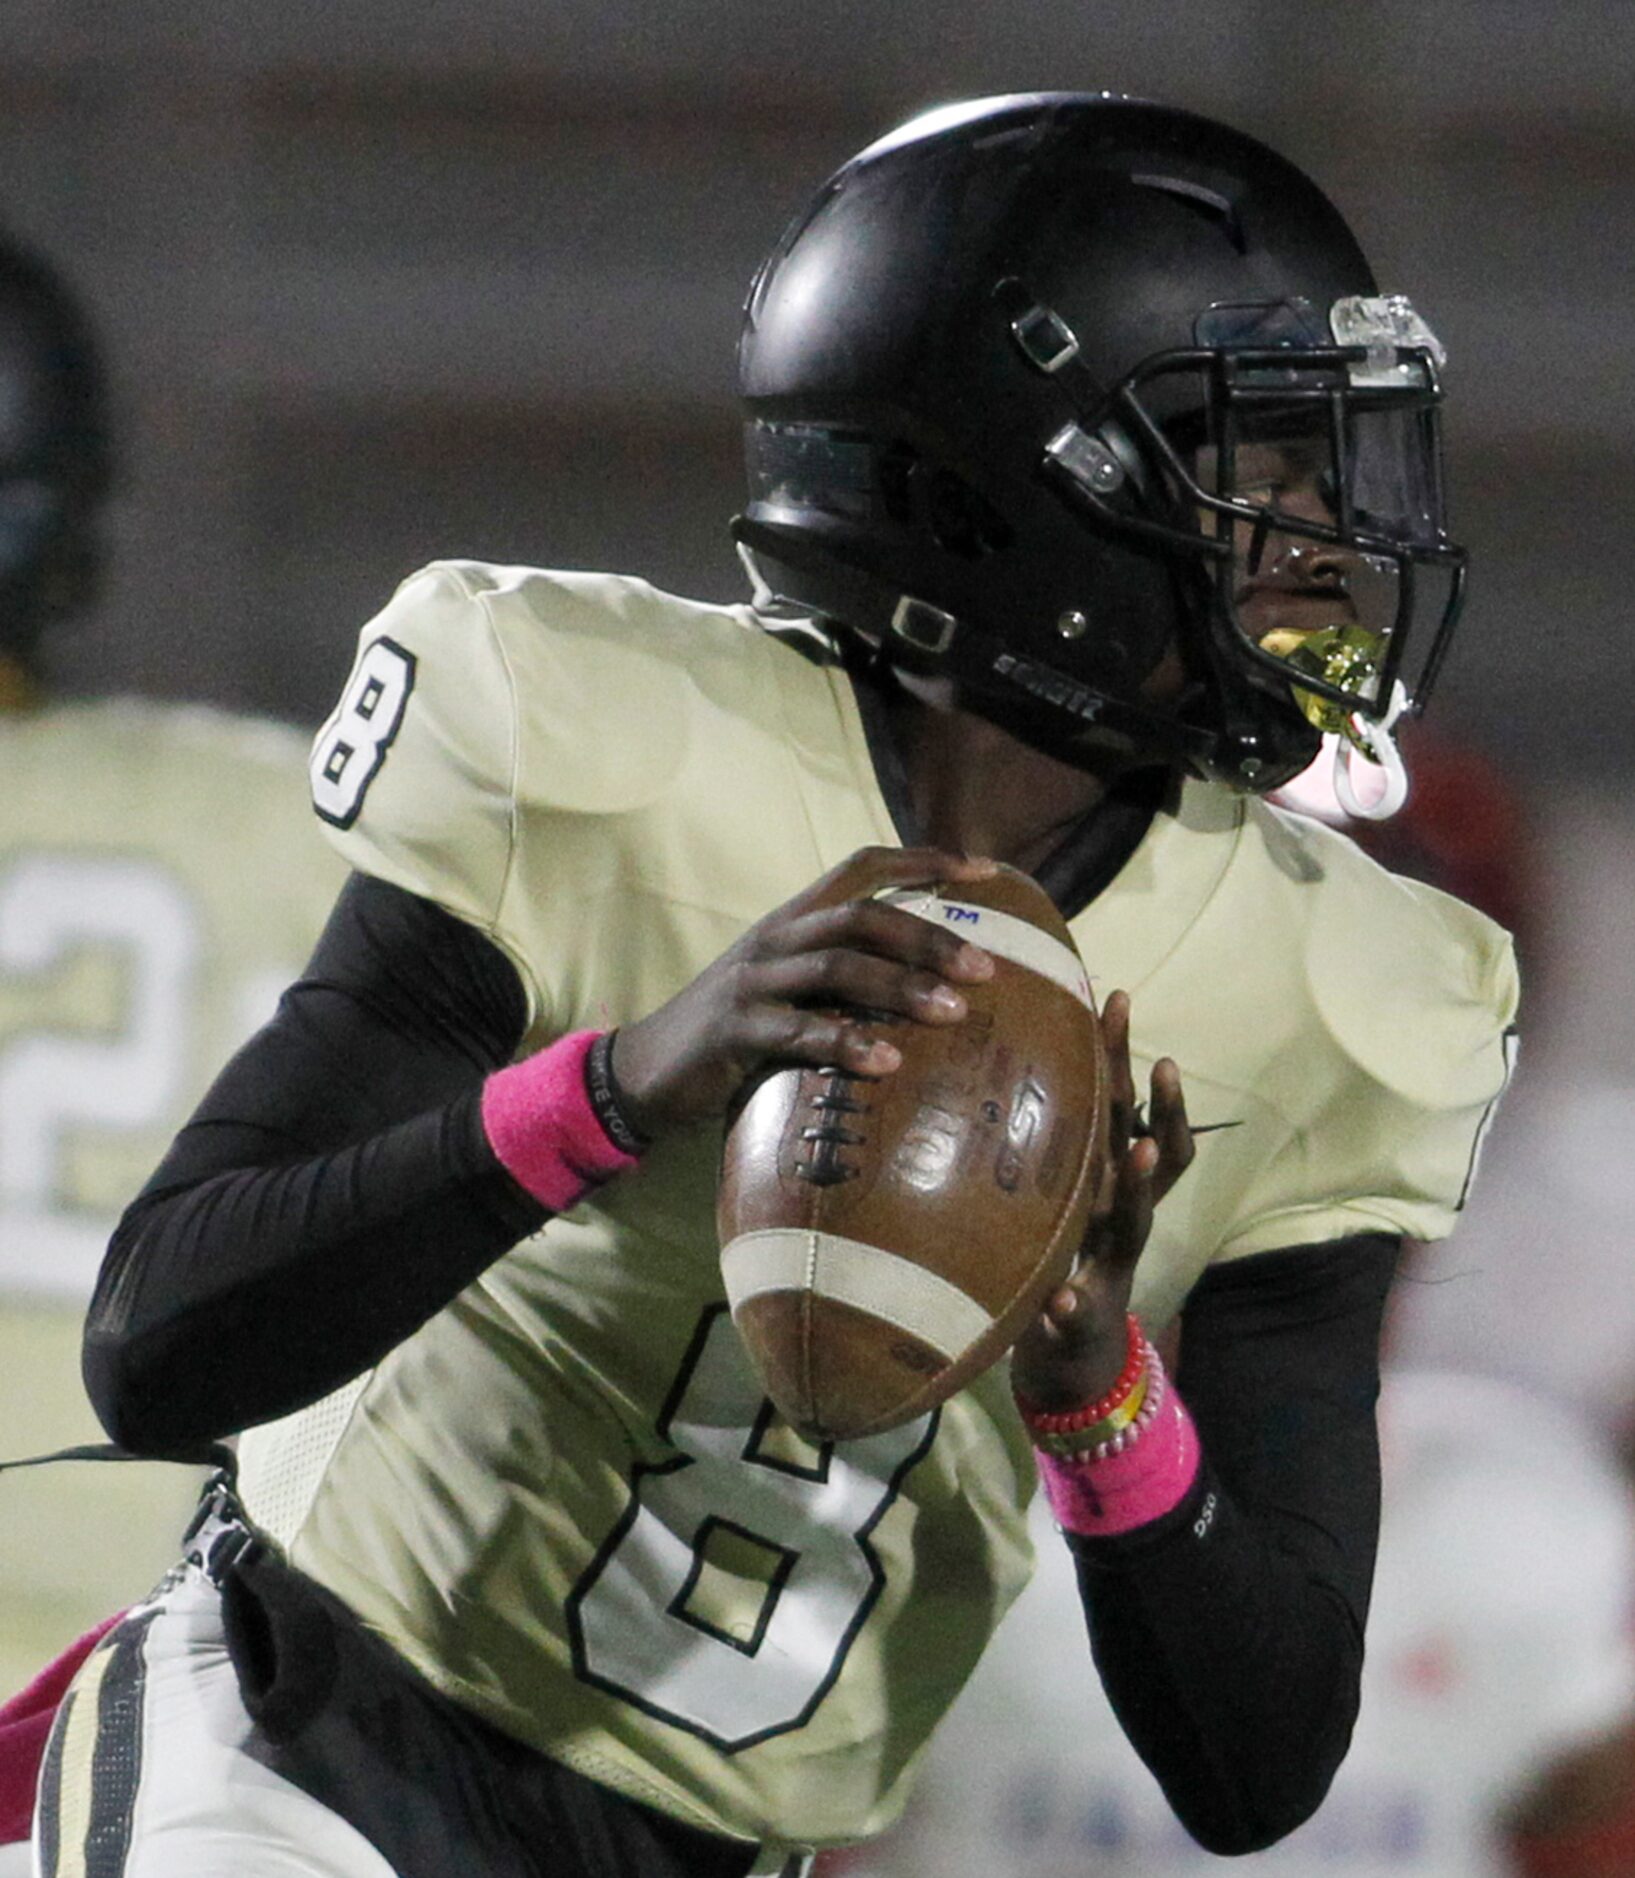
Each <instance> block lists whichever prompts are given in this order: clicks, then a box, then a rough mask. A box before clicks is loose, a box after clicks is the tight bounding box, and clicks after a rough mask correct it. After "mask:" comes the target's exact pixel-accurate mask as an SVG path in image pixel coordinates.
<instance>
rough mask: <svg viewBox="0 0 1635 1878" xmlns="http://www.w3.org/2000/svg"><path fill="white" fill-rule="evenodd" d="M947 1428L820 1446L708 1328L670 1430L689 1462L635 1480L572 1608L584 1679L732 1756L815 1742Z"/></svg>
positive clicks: (720, 1329) (680, 1460)
mask: <svg viewBox="0 0 1635 1878" xmlns="http://www.w3.org/2000/svg"><path fill="white" fill-rule="evenodd" d="M936 1419H937V1418H936V1415H935V1413H932V1414H930V1415H922V1416H920V1417H919V1419H918V1420H917V1421H913V1422H910V1423H908V1424H907V1425H906V1426H904V1427H902V1428H893V1429H890V1430H888V1431H887V1432H886V1433H884V1434H879V1435H871V1436H868V1437H867V1438H865V1439H864V1440H861V1441H849V1442H847V1443H846V1445H845V1448H844V1450H843V1451H842V1450H841V1449H838V1448H836V1447H834V1446H833V1445H825V1446H824V1447H822V1448H814V1447H810V1446H808V1445H807V1444H805V1443H804V1442H800V1441H798V1440H797V1439H795V1438H794V1437H793V1436H791V1434H790V1433H789V1431H788V1429H787V1428H786V1427H785V1426H784V1424H782V1423H781V1422H780V1421H778V1419H777V1417H776V1415H775V1414H774V1412H773V1410H772V1405H771V1403H770V1402H768V1401H767V1400H766V1398H765V1396H764V1395H763V1394H762V1391H761V1385H760V1382H759V1380H758V1379H757V1377H756V1375H755V1372H754V1370H753V1368H752V1367H751V1365H750V1361H749V1358H748V1356H747V1354H746V1353H745V1351H744V1347H743V1344H742V1342H741V1341H740V1340H739V1336H738V1332H737V1331H736V1329H734V1327H733V1323H732V1319H731V1317H730V1316H729V1315H728V1314H727V1310H726V1307H725V1305H721V1306H717V1307H715V1308H713V1309H712V1310H711V1311H709V1312H707V1313H706V1314H705V1316H704V1318H703V1320H702V1321H701V1322H700V1325H699V1329H698V1333H697V1335H696V1336H695V1337H694V1339H693V1344H692V1348H691V1350H690V1351H689V1352H688V1356H687V1360H686V1362H685V1363H684V1364H683V1366H682V1372H681V1376H680V1379H679V1381H678V1383H677V1386H676V1388H675V1390H674V1391H672V1394H671V1397H670V1403H669V1406H668V1407H667V1408H666V1410H665V1413H664V1415H663V1416H662V1417H661V1419H660V1423H659V1432H660V1434H662V1435H663V1436H664V1437H665V1439H666V1440H668V1441H669V1442H670V1443H671V1444H672V1445H673V1446H674V1447H675V1448H676V1449H677V1455H676V1458H675V1459H674V1460H670V1461H666V1462H663V1463H660V1464H659V1465H657V1466H638V1467H637V1468H636V1470H635V1479H634V1481H633V1483H632V1488H631V1500H630V1506H629V1508H628V1510H627V1511H626V1514H625V1517H624V1518H623V1520H622V1521H621V1522H620V1524H619V1525H618V1527H617V1528H616V1529H615V1530H614V1532H613V1534H612V1537H611V1538H610V1540H609V1541H608V1543H607V1545H605V1546H604V1547H603V1549H602V1551H601V1553H600V1554H599V1556H598V1557H597V1559H596V1562H595V1563H594V1564H593V1565H592V1566H591V1568H590V1570H589V1571H588V1572H587V1573H586V1574H585V1576H584V1577H583V1578H582V1579H581V1580H580V1582H579V1584H578V1585H577V1586H576V1587H575V1589H574V1592H573V1594H572V1596H571V1597H570V1599H569V1601H568V1623H569V1630H570V1633H571V1635H572V1638H573V1652H574V1667H575V1669H576V1670H577V1672H578V1674H579V1675H580V1676H581V1677H582V1678H583V1679H584V1680H585V1681H587V1682H591V1683H594V1684H596V1685H597V1686H598V1687H599V1688H603V1689H607V1690H609V1691H611V1692H612V1693H613V1694H615V1695H618V1696H621V1697H623V1698H624V1699H625V1700H626V1701H628V1702H633V1703H634V1704H635V1705H636V1706H637V1707H638V1708H640V1709H642V1710H644V1711H645V1712H646V1713H647V1714H649V1715H654V1716H657V1717H658V1718H659V1719H660V1720H661V1721H667V1722H671V1723H674V1724H675V1725H676V1726H677V1727H680V1728H685V1729H687V1730H688V1731H689V1732H690V1733H692V1734H696V1735H701V1736H702V1737H703V1738H704V1739H705V1740H706V1741H711V1742H713V1743H715V1744H716V1745H717V1746H718V1747H722V1748H725V1749H727V1750H728V1751H729V1752H730V1751H733V1750H735V1749H740V1748H746V1747H750V1746H752V1745H753V1744H754V1743H755V1742H757V1741H763V1740H765V1739H766V1738H767V1737H768V1736H769V1735H776V1734H782V1733H784V1732H785V1731H786V1730H788V1729H791V1728H798V1727H800V1726H801V1725H802V1724H803V1723H804V1722H805V1721H806V1720H807V1719H808V1717H809V1716H810V1715H811V1713H812V1711H813V1710H814V1709H815V1708H816V1707H817V1705H818V1703H819V1702H820V1701H821V1700H822V1698H823V1696H824V1694H825V1693H826V1691H827V1690H828V1689H829V1687H830V1685H831V1684H832V1683H833V1682H834V1679H835V1678H836V1676H838V1675H839V1674H840V1670H841V1666H842V1664H843V1663H844V1662H845V1660H846V1653H847V1651H848V1650H849V1649H850V1647H851V1644H852V1641H853V1639H854V1638H855V1637H856V1636H857V1633H858V1631H859V1630H860V1629H861V1628H862V1625H863V1621H864V1619H865V1618H866V1617H867V1616H868V1614H869V1611H870V1610H871V1609H872V1607H873V1605H874V1602H875V1600H876V1599H877V1598H878V1597H879V1595H880V1591H881V1589H882V1587H883V1586H884V1583H885V1576H884V1572H883V1570H882V1568H881V1564H880V1560H879V1558H878V1556H877V1555H876V1553H875V1552H874V1549H873V1547H872V1546H871V1545H870V1543H869V1535H870V1534H871V1533H872V1532H873V1531H874V1529H875V1527H876V1526H877V1525H878V1524H879V1522H880V1519H881V1517H882V1515H883V1514H884V1513H885V1511H886V1509H887V1508H888V1507H889V1506H890V1505H891V1503H892V1501H893V1500H894V1499H895V1498H896V1497H897V1491H898V1488H899V1487H900V1486H901V1484H902V1481H903V1479H904V1477H905V1476H906V1475H907V1473H908V1472H909V1470H910V1468H912V1467H913V1466H914V1464H915V1463H916V1462H917V1461H918V1460H920V1459H921V1458H922V1457H923V1455H924V1454H925V1453H926V1451H927V1449H928V1448H929V1447H930V1445H931V1441H932V1437H933V1435H934V1433H935V1430H936Z"/></svg>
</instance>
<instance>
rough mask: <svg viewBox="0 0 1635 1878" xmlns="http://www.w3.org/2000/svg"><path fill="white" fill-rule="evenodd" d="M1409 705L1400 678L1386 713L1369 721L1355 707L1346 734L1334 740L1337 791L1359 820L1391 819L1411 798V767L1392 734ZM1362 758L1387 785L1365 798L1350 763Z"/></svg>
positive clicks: (1351, 812)
mask: <svg viewBox="0 0 1635 1878" xmlns="http://www.w3.org/2000/svg"><path fill="white" fill-rule="evenodd" d="M1407 708H1408V692H1407V689H1406V687H1405V686H1404V685H1403V682H1402V680H1401V679H1400V678H1399V679H1397V680H1396V682H1395V683H1394V684H1393V685H1392V687H1391V703H1390V706H1389V708H1388V709H1387V711H1386V713H1385V715H1384V717H1382V718H1380V719H1379V720H1378V721H1377V722H1373V723H1370V722H1369V720H1368V719H1367V718H1365V717H1364V716H1363V715H1362V714H1361V712H1358V711H1353V712H1352V714H1351V717H1350V719H1349V720H1348V722H1347V726H1346V732H1345V735H1344V736H1342V737H1336V738H1335V740H1334V793H1335V795H1337V796H1338V797H1339V799H1340V806H1341V808H1343V809H1344V810H1345V812H1346V814H1347V815H1353V816H1355V817H1357V819H1358V820H1359V821H1365V822H1386V821H1389V820H1390V819H1391V817H1392V816H1393V815H1395V814H1396V812H1397V810H1398V809H1400V808H1401V807H1402V805H1403V803H1405V802H1406V801H1407V800H1408V771H1407V768H1406V766H1405V765H1404V763H1403V761H1402V754H1401V752H1400V751H1399V750H1398V749H1397V743H1396V738H1395V737H1394V736H1392V734H1391V732H1392V730H1393V728H1394V726H1395V725H1396V722H1397V719H1398V718H1400V717H1401V716H1402V714H1403V713H1404V712H1405V711H1406V710H1407ZM1359 758H1361V760H1362V761H1363V762H1365V763H1367V764H1369V765H1370V767H1372V768H1373V769H1376V770H1379V771H1382V772H1383V773H1384V777H1385V786H1384V788H1382V789H1381V790H1380V792H1379V793H1378V794H1377V795H1373V796H1371V797H1370V798H1369V799H1368V800H1366V801H1365V800H1364V798H1363V797H1362V796H1361V795H1360V794H1359V793H1358V791H1357V789H1356V787H1355V785H1354V784H1353V782H1352V777H1351V766H1352V764H1353V763H1355V762H1356V761H1357V760H1358V759H1359Z"/></svg>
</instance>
